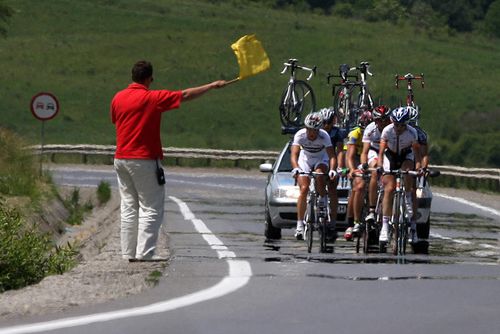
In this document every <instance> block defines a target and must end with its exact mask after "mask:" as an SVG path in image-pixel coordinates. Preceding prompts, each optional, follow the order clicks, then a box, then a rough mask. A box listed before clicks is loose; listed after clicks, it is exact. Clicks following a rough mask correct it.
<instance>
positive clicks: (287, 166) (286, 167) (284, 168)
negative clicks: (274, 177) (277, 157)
mask: <svg viewBox="0 0 500 334" xmlns="http://www.w3.org/2000/svg"><path fill="white" fill-rule="evenodd" d="M291 170H292V164H291V163H290V145H289V144H288V145H287V147H286V152H285V154H283V157H282V158H281V161H280V164H279V166H278V173H279V172H290V171H291Z"/></svg>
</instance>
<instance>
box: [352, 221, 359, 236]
mask: <svg viewBox="0 0 500 334" xmlns="http://www.w3.org/2000/svg"><path fill="white" fill-rule="evenodd" d="M360 231H361V224H360V223H355V224H354V227H353V228H352V235H353V236H354V235H356V236H357V235H358V234H359V232H360Z"/></svg>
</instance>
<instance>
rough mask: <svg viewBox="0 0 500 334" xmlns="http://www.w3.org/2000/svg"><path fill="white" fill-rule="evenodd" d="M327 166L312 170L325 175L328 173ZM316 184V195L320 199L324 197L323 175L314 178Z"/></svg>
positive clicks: (324, 181) (324, 182)
mask: <svg viewBox="0 0 500 334" xmlns="http://www.w3.org/2000/svg"><path fill="white" fill-rule="evenodd" d="M327 169H328V168H327V166H326V165H323V164H321V165H318V166H317V167H316V169H315V170H314V171H315V172H316V173H323V174H327V173H328V170H327ZM316 184H317V186H318V189H316V190H318V194H319V195H320V196H321V197H324V196H326V177H325V176H324V175H321V176H319V177H317V178H316Z"/></svg>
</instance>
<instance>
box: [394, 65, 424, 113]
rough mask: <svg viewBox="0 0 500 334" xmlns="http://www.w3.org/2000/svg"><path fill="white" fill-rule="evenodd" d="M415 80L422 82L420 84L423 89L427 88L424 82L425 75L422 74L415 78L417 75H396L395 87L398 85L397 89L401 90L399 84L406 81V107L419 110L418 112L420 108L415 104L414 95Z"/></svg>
mask: <svg viewBox="0 0 500 334" xmlns="http://www.w3.org/2000/svg"><path fill="white" fill-rule="evenodd" d="M414 80H417V81H420V84H421V86H422V88H424V87H425V81H424V74H423V73H420V75H418V76H415V75H413V74H411V73H407V74H405V75H399V74H396V77H395V85H396V88H399V82H400V81H406V105H407V106H408V107H414V108H417V110H418V107H417V105H416V104H415V96H414V94H413V81H414Z"/></svg>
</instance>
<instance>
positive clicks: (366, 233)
mask: <svg viewBox="0 0 500 334" xmlns="http://www.w3.org/2000/svg"><path fill="white" fill-rule="evenodd" d="M370 225H371V224H370V222H369V221H366V222H365V228H364V230H363V233H362V237H363V253H365V254H368V252H369V249H370V248H369V247H370V233H371V231H372V228H371V226H370Z"/></svg>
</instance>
